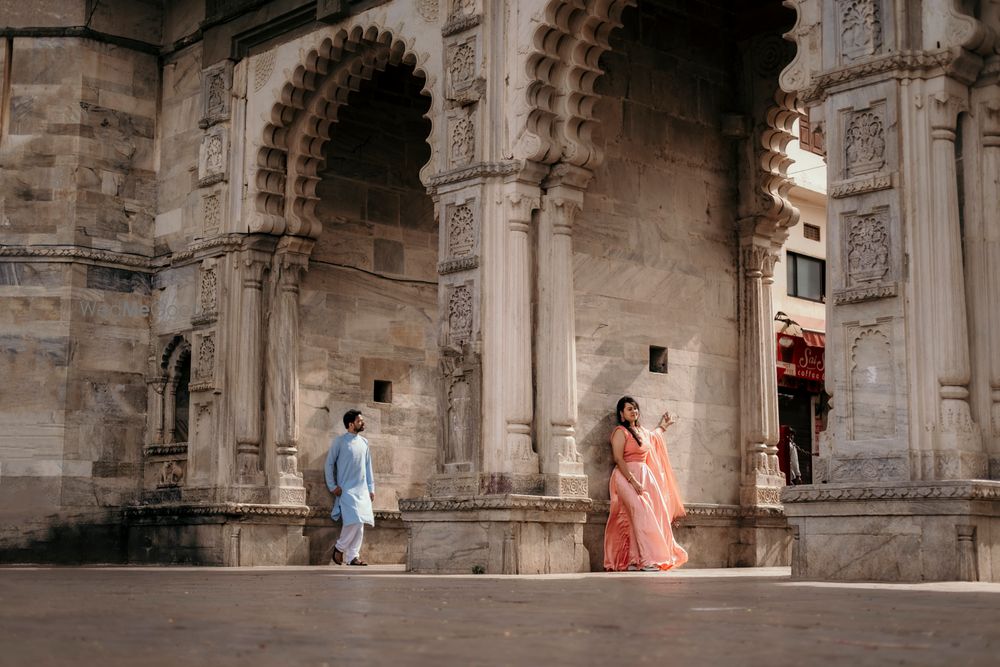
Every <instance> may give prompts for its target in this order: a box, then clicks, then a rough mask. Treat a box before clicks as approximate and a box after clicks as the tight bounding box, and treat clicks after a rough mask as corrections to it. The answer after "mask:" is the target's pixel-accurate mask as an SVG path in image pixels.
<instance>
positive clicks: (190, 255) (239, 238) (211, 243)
mask: <svg viewBox="0 0 1000 667" xmlns="http://www.w3.org/2000/svg"><path fill="white" fill-rule="evenodd" d="M245 238H247V235H246V234H222V235H220V236H213V237H212V238H209V239H204V240H202V241H197V242H195V243H192V244H191V245H189V246H188V247H187V248H186V249H185V250H181V251H179V252H175V253H174V254H173V255H171V256H170V263H171V264H174V265H177V264H184V263H185V262H187V261H189V260H192V259H195V258H198V259H201V256H202V255H207V254H212V253H213V251H217V250H221V251H222V252H232V251H234V250H239V249H240V248H241V247H243V240H244V239H245Z"/></svg>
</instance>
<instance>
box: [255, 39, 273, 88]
mask: <svg viewBox="0 0 1000 667" xmlns="http://www.w3.org/2000/svg"><path fill="white" fill-rule="evenodd" d="M274 58H275V53H274V49H271V50H270V51H268V52H267V53H262V54H260V56H258V57H257V62H256V63H254V68H253V89H254V91H255V92H256V91H258V90H260V89H261V88H263V87H264V84H266V83H267V80H268V79H270V78H271V73H272V72H274Z"/></svg>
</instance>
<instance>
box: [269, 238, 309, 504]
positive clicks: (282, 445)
mask: <svg viewBox="0 0 1000 667" xmlns="http://www.w3.org/2000/svg"><path fill="white" fill-rule="evenodd" d="M312 244H313V242H312V241H311V240H308V239H302V238H298V237H292V236H286V237H283V238H282V239H281V241H279V242H278V247H277V250H276V251H275V263H274V269H273V273H272V275H274V280H272V285H271V287H272V299H271V303H272V310H271V317H270V318H269V319H268V323H269V330H268V345H267V378H268V381H267V391H268V396H267V413H268V425H269V427H270V430H271V432H270V434H269V438H268V440H269V441H270V442H271V443H273V446H274V453H275V456H274V464H273V468H274V469H273V470H271V469H270V468H269V472H270V473H271V474H270V475H269V477H270V478H271V479H272V480H274V482H275V483H274V484H273V487H274V488H272V493H271V496H272V497H271V500H272V502H275V503H277V504H280V505H304V504H305V502H306V489H305V486H304V485H303V483H302V473H301V472H299V470H298V462H297V458H296V457H297V455H298V451H299V450H298V419H297V408H298V386H299V379H298V351H299V285H300V283H301V279H302V274H303V272H304V271H305V270H306V269H307V268H308V263H309V252H310V250H311V248H312Z"/></svg>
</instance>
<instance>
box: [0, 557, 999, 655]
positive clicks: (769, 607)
mask: <svg viewBox="0 0 1000 667" xmlns="http://www.w3.org/2000/svg"><path fill="white" fill-rule="evenodd" d="M647 663H648V664H657V665H741V666H753V665H850V666H851V667H861V666H863V665H948V666H954V665H997V664H998V663H1000V584H971V583H964V584H963V583H951V584H922V585H872V584H837V585H834V584H818V583H800V582H793V581H791V580H790V579H789V577H788V570H787V568H772V569H745V570H680V571H677V572H674V573H670V574H665V575H660V574H641V573H636V574H631V573H630V574H585V575H563V576H535V577H532V576H520V577H498V576H485V575H479V576H476V575H468V576H421V575H409V574H406V573H404V572H402V571H401V570H400V569H399V568H395V567H374V566H373V567H370V568H366V569H365V570H363V571H362V570H359V569H356V568H347V567H323V568H318V567H310V568H255V569H226V568H218V569H207V568H206V569H196V568H2V569H0V665H3V666H4V667H6V666H7V665H17V666H19V667H20V666H27V667H43V666H46V665H78V666H79V665H109V666H117V665H130V666H131V665H144V666H146V665H211V666H213V667H215V666H226V665H240V666H242V667H246V666H248V665H296V666H298V665H311V666H315V667H320V666H322V665H327V666H328V667H335V666H340V665H343V666H345V667H346V666H352V667H353V666H355V665H362V664H392V665H395V664H399V665H535V664H538V665H543V664H544V665H631V664H647Z"/></svg>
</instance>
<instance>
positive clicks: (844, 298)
mask: <svg viewBox="0 0 1000 667" xmlns="http://www.w3.org/2000/svg"><path fill="white" fill-rule="evenodd" d="M898 293H899V287H898V285H897V284H896V283H890V284H888V285H875V286H872V287H857V288H854V289H845V290H836V291H835V292H834V293H833V301H834V303H836V304H837V305H838V306H839V305H841V304H845V303H860V302H862V301H871V300H872V299H884V298H886V297H890V296H896V295H897V294H898Z"/></svg>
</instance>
